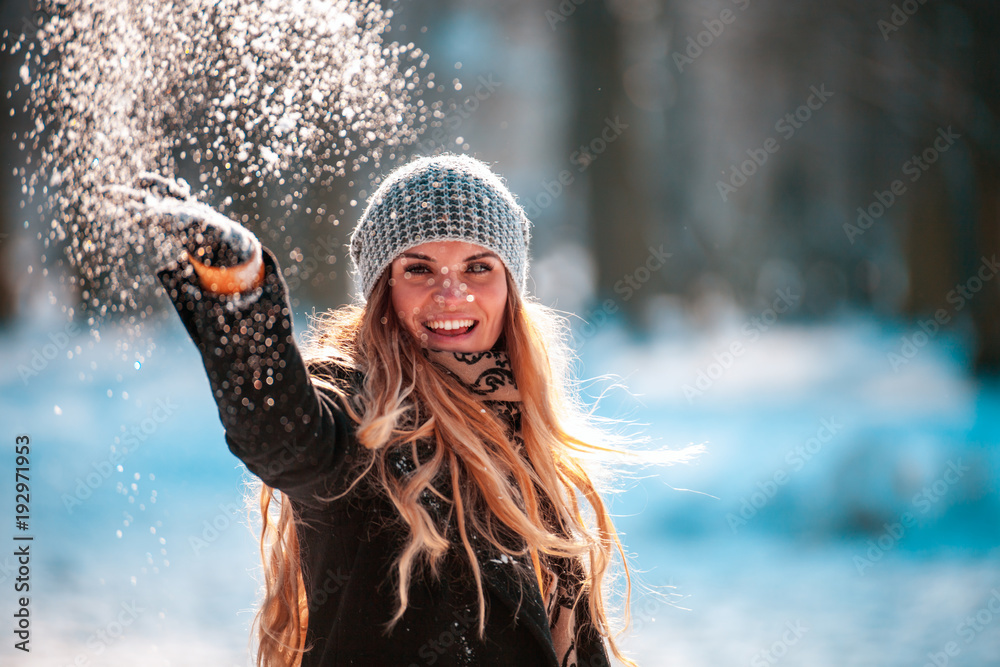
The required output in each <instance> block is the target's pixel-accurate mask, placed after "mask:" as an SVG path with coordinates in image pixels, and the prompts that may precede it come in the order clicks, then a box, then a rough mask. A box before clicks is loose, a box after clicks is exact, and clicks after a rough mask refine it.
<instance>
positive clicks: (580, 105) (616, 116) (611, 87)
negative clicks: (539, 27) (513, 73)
mask: <svg viewBox="0 0 1000 667" xmlns="http://www.w3.org/2000/svg"><path fill="white" fill-rule="evenodd" d="M564 25H565V29H566V30H567V31H568V32H569V40H568V47H569V49H568V51H569V52H568V58H567V60H568V62H569V63H570V67H571V68H572V73H571V80H572V95H573V106H572V117H571V119H570V123H571V125H570V128H571V129H570V133H569V136H570V141H571V145H570V147H569V151H568V153H569V154H570V155H571V156H572V157H571V159H570V161H571V164H572V167H571V169H572V170H573V171H574V172H575V173H574V174H573V175H574V177H575V178H576V179H578V180H583V181H584V182H585V185H586V193H587V194H586V204H587V206H586V210H587V216H588V220H587V223H588V229H589V235H590V248H591V251H592V252H593V253H594V261H595V265H596V267H597V276H596V287H597V290H596V291H597V296H598V298H600V299H604V298H612V299H615V301H616V303H617V304H618V306H619V307H621V308H622V310H624V312H625V314H626V315H628V316H630V317H633V318H634V317H635V315H637V313H638V311H639V305H640V304H641V303H642V301H643V297H644V292H643V291H641V290H634V289H632V288H631V287H630V286H629V285H628V282H629V281H635V280H636V279H637V278H638V279H639V280H641V279H642V278H643V275H639V276H636V275H635V274H636V271H637V270H638V269H640V267H643V268H642V271H645V268H644V267H645V263H646V259H647V256H648V254H649V250H648V248H647V245H648V244H647V242H646V237H645V233H644V232H645V229H646V227H647V225H648V220H649V210H648V207H649V206H650V201H651V198H650V197H649V195H648V193H645V192H641V183H642V181H641V180H640V179H637V178H635V177H634V170H635V169H636V165H635V163H634V151H633V150H632V147H633V146H635V145H636V143H637V142H641V141H642V140H643V138H642V137H641V136H635V135H636V133H637V132H636V130H635V129H634V128H632V127H628V128H626V127H624V126H625V125H629V126H631V125H632V120H631V117H632V113H630V112H631V111H632V109H631V103H630V102H629V101H628V99H627V97H626V95H625V89H624V85H623V78H622V75H623V72H624V67H623V58H622V44H621V39H622V27H621V23H620V22H619V20H618V19H617V18H616V17H615V16H614V15H612V14H611V13H610V12H609V11H608V9H607V7H606V6H605V4H604V3H602V2H596V1H592V2H585V3H583V4H581V5H578V6H577V9H576V11H575V12H574V13H573V14H572V16H570V17H569V20H568V21H567V22H566V23H565V24H564ZM560 29H562V28H560ZM609 139H610V141H608V140H609ZM602 147H603V148H602ZM584 148H586V152H585V151H584ZM577 151H580V155H578V156H577V155H576V152H577ZM588 155H590V156H591V157H588ZM574 158H575V159H574ZM646 279H647V280H648V274H646ZM616 285H617V289H616ZM649 291H651V290H646V292H649ZM633 294H634V295H636V296H637V297H638V298H632V295H633Z"/></svg>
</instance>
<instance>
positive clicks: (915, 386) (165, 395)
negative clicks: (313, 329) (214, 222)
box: [0, 319, 1000, 667]
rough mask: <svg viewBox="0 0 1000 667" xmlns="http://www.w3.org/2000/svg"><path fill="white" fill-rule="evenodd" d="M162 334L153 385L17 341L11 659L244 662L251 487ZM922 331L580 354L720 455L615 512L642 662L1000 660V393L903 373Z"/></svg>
mask: <svg viewBox="0 0 1000 667" xmlns="http://www.w3.org/2000/svg"><path fill="white" fill-rule="evenodd" d="M299 330H300V331H301V327H300V328H299ZM148 332H152V333H153V336H152V340H154V341H155V349H154V350H152V352H151V354H149V355H147V356H145V357H144V361H143V363H141V364H139V365H138V367H137V365H136V364H135V353H134V350H133V349H129V350H126V351H124V353H123V352H122V351H121V350H119V349H116V347H117V343H118V342H120V340H121V338H122V337H121V336H120V335H118V334H116V332H115V331H114V329H113V328H112V327H110V326H108V327H105V328H104V329H103V330H102V332H101V339H102V340H101V341H100V342H98V343H94V344H92V345H91V343H90V341H91V340H92V339H91V338H90V337H89V336H88V335H87V334H86V333H85V332H76V331H75V330H71V331H67V330H66V324H65V322H59V321H48V322H47V323H45V324H36V325H33V326H22V327H21V328H18V329H15V330H13V331H9V332H6V333H5V334H3V335H2V336H0V362H2V368H3V373H4V375H3V376H2V381H0V423H3V424H4V428H5V434H4V435H3V440H4V443H5V444H4V447H3V448H2V451H3V454H2V455H3V457H4V459H3V463H2V466H0V467H2V469H3V470H4V471H8V472H5V473H4V478H5V480H8V479H10V478H11V477H12V473H10V471H12V468H13V466H14V453H13V439H14V436H15V435H18V434H28V435H30V436H31V447H32V450H31V464H30V465H31V489H32V496H31V520H30V521H31V524H30V529H29V531H27V532H28V533H30V534H33V535H34V536H35V539H34V542H33V543H32V547H31V548H32V564H31V567H32V570H31V577H32V582H31V583H32V594H33V596H32V599H31V614H32V643H31V646H32V653H31V654H30V656H24V655H22V654H20V653H19V652H16V651H14V650H13V649H12V647H11V643H12V642H10V641H5V642H4V645H3V647H2V648H0V662H2V663H3V664H5V665H6V664H26V665H34V664H38V665H59V666H62V665H70V664H80V665H130V666H131V665H144V666H145V665H149V666H158V665H185V666H188V665H213V666H216V665H239V666H241V667H242V666H243V665H248V664H249V654H248V651H247V639H248V633H249V625H250V622H251V619H252V614H253V612H252V607H253V601H254V598H255V595H256V592H257V591H256V588H257V580H256V568H257V564H258V556H257V551H256V549H257V544H256V537H255V535H254V534H253V533H252V531H251V530H250V529H249V528H248V527H247V525H246V524H247V519H246V514H245V510H244V493H245V488H244V485H243V481H244V476H245V471H244V470H243V469H242V467H241V466H240V464H239V462H238V461H237V459H235V458H234V457H233V456H232V455H231V454H230V453H229V452H228V450H227V449H226V447H225V444H224V442H223V439H222V428H221V426H220V424H219V421H218V416H217V414H216V411H215V407H214V404H213V403H212V402H211V400H210V394H209V390H208V384H207V380H206V379H205V377H204V371H203V370H202V368H201V365H200V361H199V359H198V357H197V355H196V353H195V350H194V348H193V346H192V345H191V343H190V342H189V341H188V340H187V339H186V338H185V337H184V335H183V332H182V331H181V329H180V326H179V324H178V323H177V322H176V321H174V320H173V319H167V320H166V321H165V323H163V324H160V325H157V326H156V327H155V330H154V329H153V328H151V329H149V330H148ZM61 334H65V342H64V338H63V336H62V335H61ZM911 335H912V330H909V329H899V330H890V329H886V328H883V327H880V326H879V325H878V324H877V323H875V322H871V321H864V320H860V321H850V322H845V323H843V324H840V325H836V326H816V327H804V326H791V325H788V326H777V327H772V328H771V329H769V330H768V331H767V332H765V333H763V334H762V335H760V336H759V337H757V338H756V339H753V340H751V339H750V338H749V337H748V336H747V335H746V334H745V333H744V332H743V330H742V329H739V328H731V329H726V330H717V331H714V332H712V333H710V334H699V335H693V334H692V333H690V332H680V333H679V332H678V331H676V330H674V331H665V332H664V333H663V335H660V336H656V337H653V338H651V339H649V340H645V341H635V340H631V339H629V338H628V337H627V336H626V335H625V334H624V333H623V332H622V331H620V330H619V329H617V328H614V327H611V326H608V327H605V328H604V329H602V330H600V331H597V332H596V334H595V335H593V336H591V337H589V338H586V339H585V343H584V345H583V352H582V358H583V361H584V364H585V368H586V372H587V374H588V375H590V376H594V375H600V374H605V373H610V374H615V375H618V376H621V377H623V378H624V381H625V383H626V384H627V385H628V386H629V388H630V389H631V391H632V392H633V393H634V394H635V396H626V395H624V394H622V393H615V392H611V394H610V395H609V396H608V397H607V399H606V400H605V402H604V403H603V404H602V407H601V412H602V413H603V414H608V415H614V414H619V415H621V414H624V415H626V416H628V417H630V418H631V419H633V420H634V421H636V422H637V423H643V424H646V425H647V426H644V427H641V428H637V429H636V430H639V431H641V432H644V433H645V434H647V435H648V436H650V437H651V438H652V441H651V442H650V443H647V444H646V445H644V446H646V447H654V446H671V447H680V446H683V445H686V444H688V443H704V444H705V445H706V451H705V453H704V454H703V455H702V456H701V457H700V458H699V459H698V460H697V461H695V462H693V463H690V464H686V465H679V466H673V467H667V468H655V467H649V468H646V469H643V470H633V471H632V473H631V475H632V477H630V478H626V479H624V480H622V482H621V486H622V487H623V491H622V492H621V493H619V494H617V495H615V496H613V497H611V498H610V502H611V505H612V508H613V511H614V513H615V514H616V515H617V516H618V519H617V521H618V525H619V527H620V529H621V531H622V532H623V540H624V542H625V543H626V545H627V547H628V549H629V551H630V552H631V553H632V554H634V556H633V562H632V564H633V567H634V569H635V576H634V579H635V592H634V595H633V616H634V632H633V634H632V635H631V636H630V637H629V638H628V639H627V640H626V642H625V643H626V646H627V647H628V648H629V649H630V650H631V651H632V652H633V653H634V655H635V656H636V657H637V658H638V659H639V663H640V664H642V665H682V666H684V665H690V666H717V665H751V666H752V667H753V666H756V665H774V664H785V665H900V666H902V665H924V664H937V665H943V664H949V665H991V664H998V660H1000V657H998V656H1000V568H998V567H997V566H998V561H1000V548H998V546H1000V492H998V489H997V482H996V480H997V478H998V472H1000V455H998V453H997V446H998V443H1000V387H998V386H996V385H980V384H977V383H976V382H974V381H972V380H970V379H969V378H968V376H967V373H966V372H965V364H966V360H965V357H964V351H963V350H964V348H963V347H962V346H961V345H960V344H959V341H958V339H956V338H953V337H949V336H945V335H943V334H942V335H940V336H936V337H934V338H932V339H931V340H930V341H929V342H928V343H927V345H925V346H924V347H922V348H920V349H919V350H918V351H917V352H916V354H915V355H913V356H912V358H910V359H908V360H907V363H903V364H897V366H898V368H896V369H894V368H893V367H892V366H893V364H892V363H891V361H890V359H891V358H890V357H889V356H888V354H889V353H890V352H899V351H900V349H901V340H900V339H901V337H902V336H911ZM734 342H740V343H742V350H743V351H742V353H740V354H739V355H734V356H733V358H732V359H727V357H726V355H725V351H726V350H729V349H731V346H732V344H733V343H734ZM47 346H50V347H47ZM78 346H79V351H77V347H78ZM141 347H142V349H143V351H145V347H144V346H141ZM36 352H38V353H39V356H38V357H37V358H36V357H35V353H36ZM33 359H34V363H35V366H34V367H32V360H33ZM43 362H44V363H43ZM714 364H718V367H717V368H716V367H715V366H714ZM19 367H24V368H31V369H32V371H33V373H23V372H20V371H19ZM21 370H23V369H21ZM699 373H704V379H702V381H701V385H700V387H699V385H698V379H699ZM685 385H687V386H688V387H687V389H685ZM692 388H694V389H697V390H698V391H697V392H693V391H691V389H692ZM2 489H3V490H4V491H3V493H4V496H5V498H4V501H3V502H4V506H5V507H7V508H8V509H7V512H8V516H11V515H12V514H13V502H12V501H13V499H12V497H11V496H12V495H13V489H12V486H11V484H10V483H9V482H8V481H5V482H4V483H3V485H2ZM11 522H12V519H10V518H8V519H5V520H4V521H3V526H4V528H3V530H2V531H0V539H2V540H3V541H4V545H5V546H4V547H3V548H2V550H0V553H2V554H8V555H5V556H0V586H2V587H3V589H4V590H5V591H6V592H5V594H4V595H3V596H2V601H3V602H2V605H3V608H2V609H0V613H2V616H3V618H5V619H8V620H7V621H5V622H4V624H3V626H2V628H0V629H2V630H3V632H4V634H5V635H6V636H8V637H10V634H9V633H10V629H11V625H12V622H11V619H12V616H11V614H12V613H13V609H14V600H13V597H14V596H13V593H12V592H11V591H12V586H13V579H14V577H15V576H16V573H15V570H14V560H13V557H12V555H9V554H11V553H12V551H13V549H11V548H8V547H9V546H10V545H11V544H12V541H11V539H10V538H11V532H12V523H11Z"/></svg>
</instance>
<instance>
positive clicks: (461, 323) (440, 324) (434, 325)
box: [426, 320, 476, 331]
mask: <svg viewBox="0 0 1000 667" xmlns="http://www.w3.org/2000/svg"><path fill="white" fill-rule="evenodd" d="M475 323H476V321H475V320H433V321H431V322H427V323H426V326H427V327H428V328H431V329H444V330H445V331H451V330H452V329H461V328H462V327H471V326H472V325H473V324H475Z"/></svg>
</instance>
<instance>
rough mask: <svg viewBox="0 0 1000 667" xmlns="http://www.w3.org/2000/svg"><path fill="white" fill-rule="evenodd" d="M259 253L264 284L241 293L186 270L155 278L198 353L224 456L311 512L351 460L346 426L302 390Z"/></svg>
mask: <svg viewBox="0 0 1000 667" xmlns="http://www.w3.org/2000/svg"><path fill="white" fill-rule="evenodd" d="M263 252H264V270H265V277H264V284H263V285H262V286H261V287H260V288H258V289H256V290H253V291H251V292H246V293H243V294H238V295H232V296H225V295H214V294H210V293H206V292H204V291H203V290H202V289H201V288H200V285H199V282H198V278H197V275H196V274H195V273H194V270H193V269H192V268H191V266H190V264H189V263H187V262H184V263H178V264H175V265H173V266H169V267H167V268H164V269H163V270H161V271H159V272H158V274H157V275H158V276H159V278H160V281H161V282H162V283H163V286H164V288H165V289H166V292H167V295H168V296H169V298H170V300H171V301H172V302H173V304H174V307H175V308H176V309H177V312H178V314H179V315H180V317H181V321H182V322H183V323H184V327H185V328H186V329H187V332H188V334H190V336H191V339H192V340H193V341H194V343H195V345H196V346H197V347H198V350H199V351H200V352H201V356H202V360H203V362H204V364H205V371H206V372H207V373H208V379H209V382H210V384H211V387H212V393H213V395H214V397H215V401H216V403H217V404H218V408H219V417H220V418H221V420H222V425H223V427H224V428H225V430H226V442H227V444H228V445H229V450H230V451H231V452H232V453H233V454H235V455H236V456H237V457H239V458H240V459H241V460H242V461H243V462H244V463H245V464H246V466H247V468H248V469H249V470H250V471H251V472H253V473H254V474H255V475H257V476H258V477H260V478H261V480H263V481H264V483H265V484H267V485H269V486H272V487H275V488H277V489H279V490H281V491H282V492H283V493H285V494H287V495H288V496H289V497H291V498H293V499H295V500H297V501H299V502H303V503H306V504H310V505H317V504H320V503H319V501H318V500H317V499H316V496H317V494H319V495H324V496H325V495H329V494H330V493H331V492H332V491H333V489H334V488H335V487H336V486H337V479H338V477H339V476H340V475H341V473H342V469H343V468H344V466H345V461H346V460H349V459H350V457H351V451H350V450H351V449H352V447H353V446H354V441H355V439H354V437H353V427H352V424H351V422H350V418H349V417H348V416H347V415H346V414H344V412H343V411H342V409H341V408H340V406H339V405H338V404H337V403H336V401H335V398H334V397H333V396H331V395H329V394H328V393H326V392H323V391H320V390H318V389H317V388H316V387H315V386H314V385H313V383H312V382H311V380H310V376H309V372H308V371H307V370H306V366H305V363H304V362H303V359H302V357H301V355H300V354H299V349H298V346H297V345H296V343H295V339H294V338H293V335H292V311H291V308H290V307H289V304H288V289H287V286H286V285H285V282H284V280H283V279H282V278H281V275H280V271H279V270H278V265H277V262H276V261H275V258H274V256H273V255H272V254H271V252H270V251H269V250H267V249H266V248H265V249H264V251H263Z"/></svg>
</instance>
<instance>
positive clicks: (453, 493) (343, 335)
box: [128, 155, 628, 667]
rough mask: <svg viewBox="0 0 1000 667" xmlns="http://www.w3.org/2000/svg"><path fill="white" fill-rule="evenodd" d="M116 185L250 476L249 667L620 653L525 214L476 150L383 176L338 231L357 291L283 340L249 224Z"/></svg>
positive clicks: (576, 415)
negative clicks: (167, 242)
mask: <svg viewBox="0 0 1000 667" xmlns="http://www.w3.org/2000/svg"><path fill="white" fill-rule="evenodd" d="M128 194H130V195H131V198H132V203H133V205H135V206H137V207H139V208H141V209H142V210H143V215H144V217H145V218H146V219H151V220H158V221H160V222H166V223H169V225H168V226H169V228H170V229H171V230H173V232H175V233H177V234H178V235H179V236H180V237H181V239H182V241H183V243H184V245H185V248H186V251H187V252H186V253H185V256H184V257H182V258H181V260H180V261H178V262H177V263H176V264H174V265H172V266H170V267H167V268H165V269H164V270H162V271H160V273H159V275H160V279H161V281H162V282H163V284H164V286H165V288H166V290H167V293H168V294H169V295H170V298H171V300H172V301H173V303H174V305H175V306H176V308H177V311H178V313H179V314H180V316H181V319H182V320H183V322H184V325H185V327H186V328H187V331H188V332H189V333H190V335H191V337H192V339H193V340H194V342H195V344H196V345H197V346H198V348H199V350H200V351H201V354H202V358H203V361H204V364H205V368H206V371H207V372H208V377H209V380H210V382H211V386H212V390H213V393H214V396H215V399H216V401H217V403H218V407H219V414H220V417H221V419H222V423H223V425H224V426H225V430H226V440H227V443H228V445H229V448H230V450H231V451H232V452H233V453H234V454H235V455H236V456H238V457H239V458H240V459H242V460H243V462H244V463H245V464H246V466H247V468H248V469H249V470H251V471H252V472H253V473H254V474H256V475H257V476H259V477H260V479H261V480H262V481H263V488H262V493H261V513H262V516H263V521H264V528H263V534H262V536H261V550H262V557H263V560H264V572H265V579H266V587H265V589H266V590H265V596H264V599H263V602H262V604H261V608H260V610H259V613H258V616H257V624H258V638H259V651H258V656H257V661H258V664H259V665H293V664H299V661H301V664H302V665H324V666H325V665H432V664H439V665H517V666H526V665H546V666H550V667H555V666H557V665H605V664H608V654H607V652H606V648H605V642H607V644H608V646H609V647H610V649H611V651H612V652H613V653H614V655H616V656H617V657H618V658H620V659H623V660H624V658H623V657H622V655H621V653H620V651H619V649H618V647H617V646H616V644H615V642H614V640H613V638H612V637H611V633H610V626H609V621H608V615H607V612H606V610H605V604H604V599H603V594H602V583H604V582H605V575H606V573H607V570H608V566H609V563H610V561H611V558H612V551H613V550H615V549H617V550H618V551H619V553H620V552H621V546H620V544H619V542H618V538H617V535H616V533H615V531H614V528H613V526H612V523H611V520H610V518H609V516H608V513H607V511H606V509H605V507H604V504H603V503H602V501H601V498H600V496H599V495H598V493H597V490H596V488H595V486H594V483H593V482H592V480H591V475H590V473H589V472H588V467H587V464H586V461H587V459H589V458H593V456H592V455H594V454H598V453H601V452H603V451H606V450H604V449H603V448H601V447H599V446H594V445H591V444H588V443H587V442H584V441H583V440H581V439H580V438H579V437H577V436H575V435H573V433H576V430H573V429H575V427H576V426H578V425H579V423H581V422H582V421H585V420H582V416H583V415H584V413H583V411H582V410H581V409H580V406H579V405H577V404H576V403H575V402H574V401H573V400H572V399H571V397H570V395H569V394H568V393H567V392H566V391H565V387H566V378H565V376H564V370H565V366H564V364H563V363H562V361H563V356H562V351H563V347H562V345H563V344H562V342H561V338H560V337H559V336H557V335H556V332H557V330H558V327H557V325H558V324H560V323H561V320H559V319H558V318H556V317H554V316H553V314H552V313H551V311H549V310H547V309H545V308H544V307H542V306H540V305H538V304H536V303H533V302H532V301H531V300H530V299H528V298H527V296H526V294H525V283H526V277H527V261H528V259H527V245H528V238H529V233H528V224H529V223H528V220H527V219H526V218H525V215H524V213H523V211H522V210H521V208H520V207H519V206H518V205H517V203H516V202H515V200H514V197H513V196H512V195H511V193H510V192H509V191H508V190H507V188H506V187H505V186H504V184H503V183H502V182H501V181H500V179H499V178H497V177H496V176H495V175H494V174H493V173H492V172H491V171H490V170H489V168H488V167H487V166H486V165H484V164H483V163H481V162H479V161H477V160H474V159H472V158H469V157H463V156H451V155H446V156H440V157H435V158H422V159H418V160H415V161H413V162H411V163H410V164H408V165H406V166H405V167H403V168H400V169H399V170H397V171H396V172H394V173H392V174H390V175H389V176H388V177H387V178H386V179H385V180H384V182H383V183H382V184H381V185H380V187H379V188H378V190H377V191H376V192H375V193H374V194H373V195H372V197H371V199H370V201H369V203H368V207H367V209H366V210H365V212H364V214H363V215H362V217H361V220H360V221H359V223H358V226H357V228H356V230H355V232H354V234H353V236H352V239H351V248H350V252H351V258H352V260H353V262H354V265H355V269H356V274H357V279H358V284H359V286H360V290H361V293H362V295H363V297H364V300H365V301H364V303H363V305H356V306H347V307H344V308H341V309H339V310H337V311H333V312H331V313H328V314H327V315H326V316H324V317H321V318H320V319H319V320H318V322H317V323H315V325H314V326H313V327H312V329H313V331H312V335H311V336H310V341H309V344H308V345H306V346H304V347H303V349H302V351H301V352H300V348H299V346H298V345H297V344H296V342H295V339H294V338H293V336H292V327H291V310H290V308H289V305H288V295H287V290H286V287H285V284H284V281H283V280H282V278H281V273H280V271H279V269H278V266H277V263H276V261H275V259H274V256H273V255H272V254H271V253H270V252H269V251H267V250H266V249H263V248H262V247H261V246H260V244H259V243H258V242H257V239H256V238H254V237H253V235H252V234H251V233H250V232H249V231H247V230H246V229H245V228H243V227H241V226H240V225H238V224H236V223H234V222H232V221H230V220H228V219H226V218H225V217H223V216H221V215H219V214H217V213H215V212H213V211H212V210H211V209H209V208H208V207H206V206H204V205H202V204H199V203H198V202H196V201H194V200H193V199H192V198H191V197H190V195H189V193H188V191H187V190H186V188H182V187H181V186H179V185H178V184H177V183H174V182H172V181H167V180H165V179H162V178H159V177H154V176H147V177H145V178H144V179H142V180H141V182H140V187H139V189H135V190H129V191H128ZM279 492H280V493H279ZM279 498H280V512H277V514H278V517H277V518H276V519H275V517H274V516H273V514H274V512H272V511H269V510H272V509H273V508H272V507H271V505H272V503H276V502H279V501H278V500H276V499H279ZM585 510H586V513H587V514H588V515H592V518H591V519H590V520H588V519H585V517H584V511H585ZM623 560H624V559H623ZM625 572H626V576H627V574H628V571H627V567H626V568H625ZM625 661H626V662H628V661H627V660H625Z"/></svg>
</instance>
